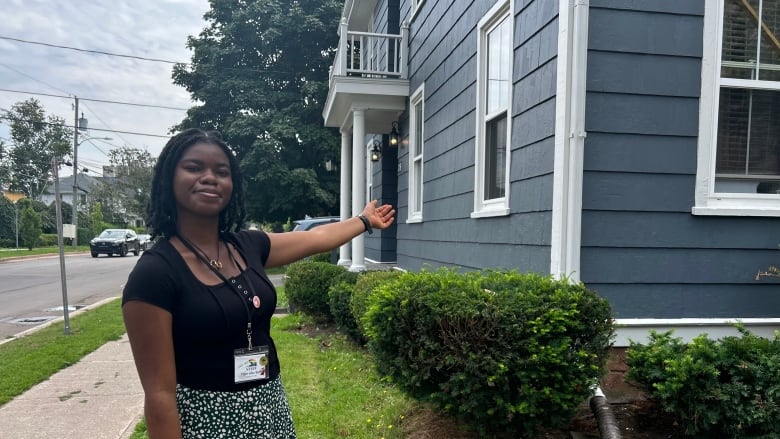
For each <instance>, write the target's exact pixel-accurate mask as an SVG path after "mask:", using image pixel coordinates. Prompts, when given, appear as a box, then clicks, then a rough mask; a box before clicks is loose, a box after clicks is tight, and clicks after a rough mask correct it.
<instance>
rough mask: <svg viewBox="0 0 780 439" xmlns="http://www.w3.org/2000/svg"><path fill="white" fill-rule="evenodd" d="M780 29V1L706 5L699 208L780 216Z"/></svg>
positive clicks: (703, 211) (730, 0)
mask: <svg viewBox="0 0 780 439" xmlns="http://www.w3.org/2000/svg"><path fill="white" fill-rule="evenodd" d="M778 34H780V2H778V1H769V0H746V1H741V0H740V1H733V0H715V1H711V2H706V3H705V17H704V36H703V42H704V47H703V48H704V53H703V57H702V93H701V101H700V111H699V113H700V115H699V117H700V120H699V145H698V168H697V175H696V205H695V207H694V208H693V213H694V214H700V215H755V216H780V123H779V122H780V40H778V37H777V35H778ZM713 35H715V36H716V37H715V38H713Z"/></svg>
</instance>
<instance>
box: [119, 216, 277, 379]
mask: <svg viewBox="0 0 780 439" xmlns="http://www.w3.org/2000/svg"><path fill="white" fill-rule="evenodd" d="M224 239H225V240H226V241H228V242H231V243H232V244H233V245H234V246H235V247H236V248H237V249H239V251H240V253H241V255H242V256H243V257H244V260H245V261H246V264H247V269H246V270H245V271H244V272H243V273H241V274H240V275H238V276H236V277H234V278H231V279H229V280H230V281H233V280H235V281H236V285H239V284H243V285H242V286H243V287H244V289H247V286H248V287H249V290H250V291H252V290H253V291H254V293H255V294H256V295H257V296H259V297H260V308H259V309H255V308H254V307H253V306H252V304H251V298H246V297H239V295H238V294H237V293H236V292H235V291H234V290H233V289H232V288H231V287H229V286H227V285H225V284H224V283H220V284H219V285H214V286H208V285H205V284H203V283H201V282H200V281H199V280H198V279H197V278H196V277H195V276H194V275H193V274H192V272H191V271H190V269H189V267H188V266H187V263H186V262H185V261H184V259H183V258H182V256H181V255H180V254H179V252H178V251H177V250H176V249H175V248H174V247H173V246H172V245H171V243H170V242H169V241H168V240H167V239H163V240H161V241H160V242H158V243H157V244H155V246H154V247H152V248H151V249H149V250H147V251H145V252H144V253H143V255H142V256H141V258H140V259H139V260H138V262H137V263H136V266H135V268H133V271H132V272H131V273H130V277H129V278H128V280H127V284H126V285H125V288H124V292H123V294H122V304H125V303H127V302H129V301H131V300H141V301H143V302H147V303H150V304H152V305H155V306H158V307H160V308H162V309H164V310H166V311H168V312H170V313H171V315H172V316H173V346H174V351H175V352H174V353H175V357H176V381H177V382H178V383H180V384H183V385H185V386H187V387H190V388H194V389H202V390H216V391H231V390H232V391H236V390H246V389H250V388H253V387H256V386H258V385H262V384H264V383H266V382H267V380H263V381H250V382H245V383H240V384H235V383H234V377H233V373H234V364H233V350H234V349H239V348H246V347H247V335H246V328H247V306H248V308H249V310H250V312H252V315H253V318H252V344H253V345H254V346H263V345H266V346H268V347H269V349H270V353H269V378H276V377H277V376H279V359H278V357H277V355H276V347H275V346H274V343H273V340H271V334H270V332H271V317H272V316H273V313H274V309H275V308H276V289H275V288H274V286H273V284H272V283H271V281H270V280H269V279H268V276H267V275H266V274H265V269H264V266H265V262H266V261H267V260H268V254H269V252H270V250H271V243H270V240H269V239H268V235H266V234H265V233H264V232H260V231H251V230H243V231H240V232H237V233H231V234H228V235H226V236H224ZM250 295H251V294H250ZM245 304H246V305H247V306H245Z"/></svg>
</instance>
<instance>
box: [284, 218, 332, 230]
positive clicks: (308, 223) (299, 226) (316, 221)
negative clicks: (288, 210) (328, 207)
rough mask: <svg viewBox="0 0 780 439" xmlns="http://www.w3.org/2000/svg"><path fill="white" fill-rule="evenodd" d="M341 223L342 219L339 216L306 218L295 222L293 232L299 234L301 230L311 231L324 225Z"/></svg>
mask: <svg viewBox="0 0 780 439" xmlns="http://www.w3.org/2000/svg"><path fill="white" fill-rule="evenodd" d="M339 221H341V217H338V216H319V217H316V218H311V217H306V218H304V219H299V220H295V221H293V223H294V224H295V227H293V232H297V231H300V230H304V231H305V230H311V229H313V228H315V227H317V226H321V225H323V224H330V223H336V222H339Z"/></svg>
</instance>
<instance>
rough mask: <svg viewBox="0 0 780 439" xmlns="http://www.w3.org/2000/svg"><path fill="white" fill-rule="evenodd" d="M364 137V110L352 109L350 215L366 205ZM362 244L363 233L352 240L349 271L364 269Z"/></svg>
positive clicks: (363, 240)
mask: <svg viewBox="0 0 780 439" xmlns="http://www.w3.org/2000/svg"><path fill="white" fill-rule="evenodd" d="M365 138H366V114H365V110H362V109H361V110H354V111H353V113H352V216H357V215H360V213H361V212H362V211H363V207H364V206H365V205H366V200H365V198H366V195H365V193H366V159H365V151H366V148H365ZM364 245H365V239H364V238H363V234H360V235H358V236H357V237H356V238H355V239H353V240H352V265H351V266H350V267H349V271H363V270H365V269H366V261H365V248H364Z"/></svg>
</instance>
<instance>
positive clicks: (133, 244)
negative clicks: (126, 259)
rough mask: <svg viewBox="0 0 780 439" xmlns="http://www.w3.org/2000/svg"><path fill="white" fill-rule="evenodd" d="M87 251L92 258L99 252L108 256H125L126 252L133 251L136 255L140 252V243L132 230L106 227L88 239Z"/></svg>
mask: <svg viewBox="0 0 780 439" xmlns="http://www.w3.org/2000/svg"><path fill="white" fill-rule="evenodd" d="M89 251H90V253H92V257H93V258H96V257H98V255H99V254H101V253H103V254H107V255H109V256H113V255H119V256H125V255H127V253H128V252H133V254H134V255H136V256H138V254H139V253H141V243H140V241H139V240H138V235H136V234H135V232H134V231H133V230H130V229H106V230H103V231H102V232H101V233H100V235H98V236H96V237H94V238H92V241H89Z"/></svg>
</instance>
